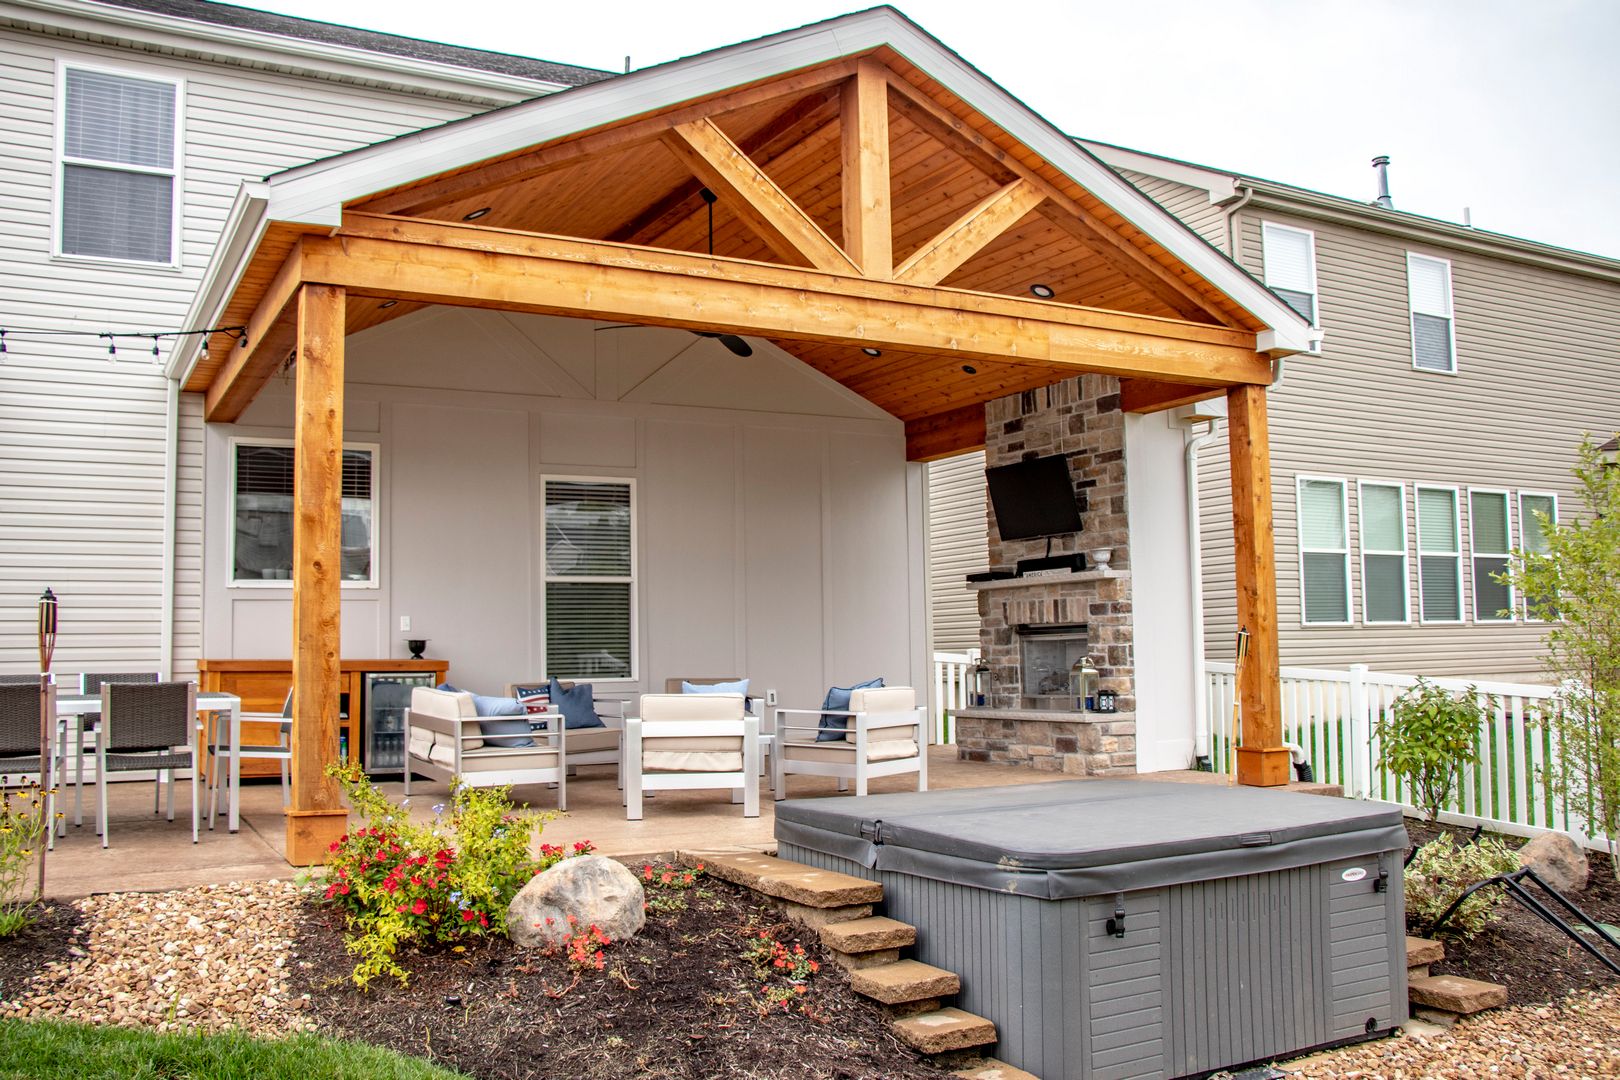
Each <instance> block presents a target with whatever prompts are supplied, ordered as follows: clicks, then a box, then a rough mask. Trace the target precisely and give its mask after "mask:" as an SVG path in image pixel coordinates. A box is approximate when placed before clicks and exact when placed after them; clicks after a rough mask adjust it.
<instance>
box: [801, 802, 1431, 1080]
mask: <svg viewBox="0 0 1620 1080" xmlns="http://www.w3.org/2000/svg"><path fill="white" fill-rule="evenodd" d="M776 839H777V844H778V853H779V854H780V856H781V857H782V858H784V859H791V860H794V861H797V862H801V863H808V864H810V865H813V866H818V867H823V868H826V869H832V870H839V871H842V872H844V873H846V874H854V875H856V876H859V877H865V878H869V879H872V880H876V881H881V882H882V884H883V912H884V914H887V915H889V916H891V917H893V918H896V919H900V920H902V921H904V922H908V923H912V924H914V925H915V926H916V927H917V945H916V956H917V959H919V960H921V961H923V962H925V963H929V964H934V965H936V966H938V967H942V968H945V969H947V970H949V971H954V972H956V973H957V974H958V975H960V976H961V977H962V992H961V994H960V995H959V998H958V1004H959V1005H960V1006H961V1007H962V1008H964V1009H967V1010H969V1011H970V1012H975V1013H978V1014H979V1015H981V1016H985V1017H988V1018H990V1019H991V1020H994V1021H995V1023H996V1027H997V1029H998V1031H999V1034H1000V1042H999V1043H998V1044H997V1047H996V1051H995V1053H996V1056H997V1057H999V1058H1001V1059H1002V1060H1004V1061H1007V1062H1009V1063H1010V1064H1012V1065H1016V1066H1017V1067H1019V1068H1021V1069H1027V1070H1028V1071H1030V1072H1032V1073H1034V1074H1035V1075H1037V1076H1040V1077H1042V1078H1043V1080H1059V1078H1069V1080H1079V1078H1087V1080H1104V1078H1124V1077H1168V1076H1184V1075H1197V1074H1201V1073H1206V1072H1210V1071H1213V1070H1216V1069H1222V1068H1230V1067H1233V1066H1237V1065H1243V1064H1247V1063H1250V1062H1258V1061H1267V1060H1272V1059H1276V1058H1279V1057H1281V1056H1283V1055H1286V1054H1290V1053H1292V1052H1295V1051H1302V1050H1307V1049H1310V1048H1313V1047H1317V1046H1322V1045H1326V1044H1330V1043H1336V1042H1341V1041H1345V1040H1349V1039H1354V1038H1358V1037H1362V1036H1365V1035H1367V1034H1371V1033H1378V1032H1385V1031H1388V1030H1389V1029H1391V1028H1394V1027H1395V1026H1397V1025H1398V1024H1400V1023H1401V1022H1402V1021H1403V1020H1405V1019H1406V956H1405V910H1404V907H1405V905H1404V902H1403V896H1402V890H1401V858H1402V853H1403V851H1404V849H1405V847H1406V843H1407V837H1406V830H1405V827H1404V826H1403V824H1402V821H1401V814H1400V811H1399V809H1397V808H1395V807H1392V806H1388V805H1385V804H1381V803H1365V802H1355V801H1351V800H1347V799H1336V798H1329V797H1321V796H1313V795H1300V794H1294V793H1291V792H1285V791H1277V790H1271V791H1267V790H1261V789H1256V788H1230V787H1226V786H1224V785H1219V784H1216V785H1204V784H1178V783H1156V782H1150V781H1141V780H1092V781H1070V782H1057V783H1048V784H1028V785H1023V786H1019V787H1006V788H977V789H958V790H953V791H930V792H906V793H901V794H895V795H869V796H864V797H860V798H832V799H826V798H823V799H799V800H792V801H788V802H782V803H778V804H777V806H776Z"/></svg>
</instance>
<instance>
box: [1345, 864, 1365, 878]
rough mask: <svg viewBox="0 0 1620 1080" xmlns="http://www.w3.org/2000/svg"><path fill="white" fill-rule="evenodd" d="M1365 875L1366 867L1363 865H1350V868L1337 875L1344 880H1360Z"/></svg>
mask: <svg viewBox="0 0 1620 1080" xmlns="http://www.w3.org/2000/svg"><path fill="white" fill-rule="evenodd" d="M1366 876H1367V868H1366V867H1365V866H1352V867H1351V868H1350V869H1348V870H1346V871H1345V872H1344V873H1342V874H1340V875H1339V877H1341V878H1343V879H1344V880H1345V881H1360V880H1361V879H1362V878H1364V877H1366Z"/></svg>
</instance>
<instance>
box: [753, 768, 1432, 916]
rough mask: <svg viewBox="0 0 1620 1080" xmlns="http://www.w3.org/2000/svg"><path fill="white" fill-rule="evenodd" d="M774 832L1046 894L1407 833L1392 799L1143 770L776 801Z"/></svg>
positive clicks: (1112, 889) (1162, 878)
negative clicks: (1123, 776)
mask: <svg viewBox="0 0 1620 1080" xmlns="http://www.w3.org/2000/svg"><path fill="white" fill-rule="evenodd" d="M776 839H777V840H778V842H780V843H787V844H795V845H798V846H800V847H805V848H809V849H811V850H814V851H820V852H822V853H824V854H828V855H835V856H839V857H841V858H845V859H849V860H852V861H854V862H858V863H860V864H861V865H863V866H867V867H870V868H874V869H877V870H884V871H893V872H896V873H907V874H914V875H917V876H920V877H927V878H933V879H935V880H938V881H950V882H955V883H958V884H962V885H971V886H975V887H977V888H982V889H994V890H997V891H1001V892H1009V893H1017V894H1019V895H1024V896H1035V897H1044V898H1047V899H1053V900H1059V899H1065V898H1068V897H1081V896H1100V895H1105V894H1110V893H1119V892H1130V891H1133V890H1136V889H1154V888H1162V887H1166V886H1170V885H1180V884H1185V883H1187V882H1190V881H1206V880H1210V879H1214V878H1224V877H1235V876H1238V875H1241V874H1258V873H1266V872H1270V871H1276V870H1288V869H1293V868H1295V867H1300V866H1310V865H1314V864H1317V863H1323V862H1333V861H1337V860H1340V859H1350V858H1357V857H1361V856H1367V855H1374V854H1376V855H1379V856H1380V857H1383V856H1384V855H1385V854H1386V853H1391V852H1399V851H1402V850H1404V849H1405V847H1406V844H1407V836H1406V829H1405V826H1404V825H1403V823H1402V818H1401V812H1400V809H1399V808H1398V807H1396V806H1392V805H1390V804H1388V803H1376V802H1358V801H1354V800H1350V799H1338V798H1332V797H1328V796H1317V795H1302V794H1298V793H1295V792H1287V791H1279V790H1265V789H1260V788H1233V787H1227V786H1225V785H1223V784H1183V783H1165V782H1154V781H1144V780H1077V781H1067V782H1062V781H1060V782H1054V783H1048V784H1025V785H1020V786H1018V787H1002V788H967V789H956V790H952V791H928V792H903V793H899V794H894V795H868V796H864V797H859V798H835V799H825V798H823V799H795V800H791V801H788V802H782V803H778V804H777V806H776Z"/></svg>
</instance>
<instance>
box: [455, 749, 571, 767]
mask: <svg viewBox="0 0 1620 1080" xmlns="http://www.w3.org/2000/svg"><path fill="white" fill-rule="evenodd" d="M556 767H557V751H555V750H546V749H534V748H532V747H527V746H523V747H519V748H518V749H517V750H508V749H503V748H494V749H493V750H492V749H484V750H479V751H476V752H474V753H466V752H465V751H464V752H463V753H462V755H461V771H462V772H463V773H481V772H527V771H528V770H530V769H555V768H556Z"/></svg>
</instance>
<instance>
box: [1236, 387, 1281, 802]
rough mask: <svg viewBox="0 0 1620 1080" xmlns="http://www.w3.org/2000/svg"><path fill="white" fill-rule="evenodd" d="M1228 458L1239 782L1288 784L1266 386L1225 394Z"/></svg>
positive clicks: (1247, 783)
mask: <svg viewBox="0 0 1620 1080" xmlns="http://www.w3.org/2000/svg"><path fill="white" fill-rule="evenodd" d="M1226 403H1227V423H1228V427H1229V429H1230V430H1229V438H1230V445H1231V458H1232V535H1233V545H1234V548H1235V555H1236V560H1237V617H1238V626H1239V627H1240V628H1242V629H1245V630H1247V631H1248V632H1249V655H1248V658H1247V659H1246V660H1245V661H1244V663H1243V672H1242V675H1241V676H1240V678H1239V682H1238V688H1237V689H1238V696H1239V700H1240V701H1241V702H1242V706H1243V731H1242V745H1241V746H1240V747H1239V748H1238V783H1240V784H1246V785H1249V786H1251V787H1278V786H1280V785H1283V784H1286V783H1288V751H1287V750H1286V749H1285V748H1284V747H1283V745H1282V685H1281V680H1280V676H1279V673H1278V657H1277V551H1276V537H1275V534H1274V532H1273V527H1272V520H1271V447H1270V441H1269V436H1268V434H1267V426H1266V388H1265V387H1264V386H1257V385H1253V384H1250V385H1245V386H1234V387H1232V388H1231V389H1230V390H1228V391H1227V393H1226Z"/></svg>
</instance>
